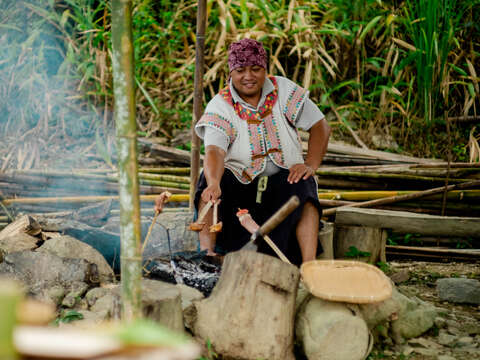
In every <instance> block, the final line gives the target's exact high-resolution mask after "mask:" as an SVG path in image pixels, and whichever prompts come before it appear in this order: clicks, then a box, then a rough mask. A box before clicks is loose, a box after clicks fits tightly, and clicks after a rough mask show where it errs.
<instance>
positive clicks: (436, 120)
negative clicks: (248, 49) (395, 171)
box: [0, 0, 480, 166]
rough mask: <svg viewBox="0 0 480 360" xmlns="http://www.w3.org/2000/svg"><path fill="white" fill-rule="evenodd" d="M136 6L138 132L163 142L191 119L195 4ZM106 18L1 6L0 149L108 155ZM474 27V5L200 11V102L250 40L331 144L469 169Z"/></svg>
mask: <svg viewBox="0 0 480 360" xmlns="http://www.w3.org/2000/svg"><path fill="white" fill-rule="evenodd" d="M133 3H134V45H135V56H136V69H135V72H136V82H137V119H138V129H139V131H141V132H143V133H144V134H146V135H147V136H150V135H153V136H161V137H166V138H168V139H171V138H172V137H173V136H174V134H175V131H176V130H177V129H184V128H187V127H189V126H190V123H191V119H192V115H191V112H192V106H193V74H194V67H195V30H196V28H195V22H196V1H194V0H180V1H169V0H162V1H149V0H135V1H134V2H133ZM109 6H110V5H109V2H108V1H105V0H61V1H55V0H25V1H14V0H7V1H2V2H1V3H0V9H1V13H0V28H1V35H0V45H1V46H0V129H1V131H2V133H4V135H5V139H11V141H13V142H15V141H20V140H19V139H20V138H21V140H24V139H25V138H26V137H31V138H33V139H34V140H35V141H36V142H37V143H38V149H42V148H44V147H47V146H48V145H49V143H50V142H51V141H54V139H59V138H60V139H63V140H65V139H70V140H71V139H73V138H74V139H78V138H80V137H83V136H85V135H92V134H96V135H97V136H96V139H97V140H96V145H97V147H101V148H105V146H106V149H108V148H109V146H111V144H109V143H108V140H105V138H107V137H106V136H105V135H107V134H111V133H112V132H111V129H112V126H113V116H112V104H113V89H112V67H111V60H110V55H111V42H110V39H111V34H110V10H109ZM479 18H480V0H406V1H381V0H376V1H373V0H364V1H354V2H351V1H347V0H323V1H299V0H292V1H286V0H284V1H278V0H271V1H263V0H248V1H247V0H226V1H224V0H215V1H212V0H210V1H208V26H207V34H206V54H205V57H206V68H205V78H204V80H205V81H204V84H205V97H204V100H205V104H206V102H207V101H208V100H209V99H210V98H211V97H212V96H213V95H214V94H215V93H216V92H217V91H218V90H219V89H220V88H222V87H223V86H224V85H225V83H226V81H227V78H228V66H227V61H226V60H227V59H226V49H227V48H228V45H229V44H230V43H231V42H232V41H234V40H236V39H239V38H242V37H252V38H256V39H258V40H261V41H262V42H263V43H264V46H265V47H266V49H267V52H268V54H269V69H268V70H269V72H270V73H271V74H277V75H284V76H287V77H289V78H291V79H293V80H294V81H296V82H298V83H299V84H301V85H303V86H304V87H307V88H309V89H310V91H311V97H312V99H313V100H314V101H315V102H316V103H317V104H318V105H319V106H320V108H321V109H322V110H323V112H324V113H326V114H328V119H329V122H330V124H331V126H332V127H333V128H334V137H335V138H337V139H344V140H347V141H352V138H351V135H350V134H349V132H348V131H347V129H346V128H347V126H350V127H351V128H353V129H354V130H355V131H356V132H357V134H358V135H359V136H360V138H361V139H362V140H363V141H364V142H365V143H366V144H367V145H368V146H369V147H371V148H382V147H387V148H388V150H389V151H395V152H408V153H410V154H413V155H418V156H422V157H427V156H431V157H438V158H445V159H446V158H447V156H448V149H450V151H451V155H452V160H456V161H468V158H469V153H468V152H469V147H468V143H469V140H470V143H471V144H472V143H474V142H475V141H477V140H478V138H479V134H480V131H479V130H478V129H476V128H475V126H474V125H475V121H477V122H478V119H479V117H478V116H479V115H478V107H479V105H480V103H479V94H480V89H479V80H480V79H479V75H478V73H479V72H480V23H479V22H478V19H479ZM458 117H462V118H463V121H459V120H458ZM464 117H467V118H466V119H467V120H470V121H465V118H464ZM447 118H451V121H449V122H448V124H449V125H450V126H449V128H450V129H448V127H447V126H446V125H447V122H446V119H447ZM461 120H462V119H461ZM448 130H450V131H448ZM449 133H450V136H449V135H448V134H449ZM378 138H380V139H391V140H390V141H389V142H388V144H387V145H381V144H379V142H378V141H375V139H378ZM102 139H103V140H102ZM476 139H477V140H476ZM94 142H95V141H94ZM105 143H106V144H105ZM395 143H396V144H398V146H397V145H395ZM12 161H13V160H12ZM10 165H13V166H15V165H14V164H13V163H11V164H10Z"/></svg>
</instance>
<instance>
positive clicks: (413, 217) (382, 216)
mask: <svg viewBox="0 0 480 360" xmlns="http://www.w3.org/2000/svg"><path fill="white" fill-rule="evenodd" d="M335 223H336V224H341V225H362V226H370V227H378V228H386V229H393V230H394V231H396V232H402V233H414V234H422V235H443V236H471V237H479V236H480V219H479V218H471V217H453V216H435V215H425V214H416V213H410V212H405V211H390V210H377V209H363V208H353V207H350V206H348V207H342V208H338V210H337V216H336V218H335Z"/></svg>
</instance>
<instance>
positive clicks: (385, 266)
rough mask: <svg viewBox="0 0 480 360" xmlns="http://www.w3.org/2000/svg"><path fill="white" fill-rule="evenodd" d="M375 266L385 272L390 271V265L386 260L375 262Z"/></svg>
mask: <svg viewBox="0 0 480 360" xmlns="http://www.w3.org/2000/svg"><path fill="white" fill-rule="evenodd" d="M377 266H378V268H379V269H380V270H382V271H383V272H384V273H386V274H388V273H389V272H390V265H389V264H388V263H386V262H383V261H379V262H377Z"/></svg>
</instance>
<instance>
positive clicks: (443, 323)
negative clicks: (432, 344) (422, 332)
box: [433, 316, 447, 329]
mask: <svg viewBox="0 0 480 360" xmlns="http://www.w3.org/2000/svg"><path fill="white" fill-rule="evenodd" d="M433 322H434V324H435V326H436V327H437V328H439V329H443V328H445V327H446V326H447V321H446V320H445V319H444V318H443V317H440V316H437V317H436V318H435V320H434V321H433Z"/></svg>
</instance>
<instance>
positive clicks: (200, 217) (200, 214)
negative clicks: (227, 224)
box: [196, 201, 213, 223]
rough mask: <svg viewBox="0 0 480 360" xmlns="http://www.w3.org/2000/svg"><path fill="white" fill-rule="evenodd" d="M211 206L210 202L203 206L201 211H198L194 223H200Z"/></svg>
mask: <svg viewBox="0 0 480 360" xmlns="http://www.w3.org/2000/svg"><path fill="white" fill-rule="evenodd" d="M212 204H213V202H212V201H209V202H207V203H206V204H205V206H204V207H203V208H202V210H200V213H199V214H198V219H197V221H196V223H201V222H202V220H203V218H204V217H205V216H206V215H207V213H208V210H210V208H211V207H212Z"/></svg>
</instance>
